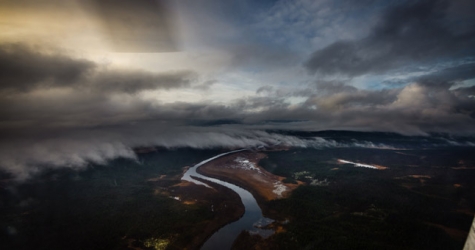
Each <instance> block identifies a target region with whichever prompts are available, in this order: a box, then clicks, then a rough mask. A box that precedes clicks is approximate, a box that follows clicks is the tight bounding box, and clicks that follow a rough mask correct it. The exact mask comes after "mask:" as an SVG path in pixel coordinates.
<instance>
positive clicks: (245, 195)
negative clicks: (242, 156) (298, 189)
mask: <svg viewBox="0 0 475 250" xmlns="http://www.w3.org/2000/svg"><path fill="white" fill-rule="evenodd" d="M244 150H247V149H240V150H234V151H230V152H227V153H223V154H219V155H216V156H214V157H211V158H209V159H207V160H204V161H202V162H200V163H198V164H196V165H194V166H193V167H191V168H189V169H188V170H187V171H186V172H185V173H184V174H183V177H182V178H181V179H182V180H186V181H189V182H193V183H195V184H197V185H203V186H206V187H208V188H211V187H210V186H209V185H207V184H206V183H203V182H201V181H199V180H196V179H194V178H192V177H198V178H201V179H204V180H207V181H210V182H214V183H216V184H219V185H222V186H225V187H227V188H230V189H232V190H233V191H234V192H236V193H237V194H238V195H239V197H240V198H241V201H242V203H243V204H244V209H245V212H244V215H243V216H242V217H241V218H240V219H239V220H237V221H235V222H232V223H229V224H227V225H226V226H224V227H222V228H221V229H219V230H218V231H217V232H215V233H214V234H213V235H212V236H211V237H210V238H209V239H208V240H207V241H206V242H205V243H204V244H203V246H202V247H201V249H203V250H208V249H231V246H232V244H233V242H234V240H235V239H236V238H237V236H238V235H239V234H240V233H241V232H242V231H243V230H247V231H249V232H250V233H251V234H260V235H261V236H263V237H267V236H269V235H272V234H273V233H274V231H273V230H270V229H261V228H259V227H262V226H265V225H268V224H270V223H271V222H272V220H271V219H268V218H265V217H264V216H263V215H262V211H261V208H260V207H259V205H258V204H257V201H256V199H255V198H254V196H252V194H251V193H250V192H249V191H247V190H245V189H243V188H241V187H238V186H236V185H234V184H231V183H229V182H225V181H222V180H219V179H215V178H210V177H207V176H204V175H202V174H199V173H197V172H196V169H197V168H198V167H200V166H201V165H204V164H206V163H208V162H210V161H212V160H214V159H217V158H219V157H222V156H225V155H228V154H232V153H236V152H241V151H244Z"/></svg>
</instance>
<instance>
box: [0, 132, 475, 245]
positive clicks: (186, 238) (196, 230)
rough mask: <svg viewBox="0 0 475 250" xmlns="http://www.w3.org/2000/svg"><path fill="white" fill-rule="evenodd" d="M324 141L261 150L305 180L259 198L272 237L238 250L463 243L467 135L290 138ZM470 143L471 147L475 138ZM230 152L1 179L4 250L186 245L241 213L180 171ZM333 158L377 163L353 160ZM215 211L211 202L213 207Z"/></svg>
mask: <svg viewBox="0 0 475 250" xmlns="http://www.w3.org/2000/svg"><path fill="white" fill-rule="evenodd" d="M292 135H294V136H297V137H301V138H311V137H315V136H318V137H321V138H325V139H326V140H328V141H331V142H332V143H333V144H332V146H331V145H329V146H325V147H323V146H318V147H308V148H285V150H284V148H280V149H279V150H266V151H262V152H263V153H264V154H266V155H267V157H266V158H263V159H261V160H260V161H259V165H260V166H261V167H263V168H265V169H266V170H267V171H269V172H271V173H273V174H275V175H278V176H282V177H285V179H284V180H283V181H284V182H288V183H295V182H297V181H301V182H305V183H306V184H305V185H301V186H299V187H298V188H297V189H295V190H294V191H293V192H292V193H291V194H290V195H289V196H288V197H287V198H285V199H277V200H270V201H266V202H264V203H263V204H262V206H263V211H264V213H265V214H266V216H268V217H270V218H273V219H275V220H276V223H274V225H273V226H274V227H275V229H276V232H277V233H276V234H274V235H273V236H271V237H269V238H267V239H261V238H260V237H259V236H256V235H252V234H249V233H246V232H244V233H242V234H241V235H240V236H239V238H238V239H237V240H236V242H235V243H234V248H235V249H462V248H463V244H464V241H465V238H466V236H467V233H468V231H469V228H470V225H471V223H472V220H473V216H474V212H475V181H473V180H475V147H473V146H472V145H471V143H472V142H471V139H470V138H457V139H453V138H449V139H448V138H445V137H440V136H434V137H430V138H429V137H405V136H399V135H394V134H381V133H352V132H331V131H330V132H319V133H294V134H292ZM474 145H475V144H474ZM224 150H227V149H219V150H192V149H177V150H165V149H153V150H142V151H141V152H142V153H141V154H139V162H133V161H129V160H122V159H118V160H115V161H113V162H111V163H109V164H108V165H107V166H89V167H88V168H87V169H85V170H81V171H77V170H51V171H50V172H48V173H43V174H41V175H39V176H36V177H34V178H33V179H31V180H29V181H27V182H23V183H21V182H20V183H18V182H16V181H14V180H12V179H11V178H10V177H9V176H8V175H7V174H4V175H3V176H2V178H1V182H0V248H1V249H185V248H189V249H194V248H199V246H200V245H201V244H202V243H203V242H204V240H206V238H207V237H209V236H210V235H211V233H212V232H213V231H215V230H216V229H218V228H219V227H220V226H222V225H224V224H225V223H228V222H229V221H232V220H235V219H236V218H238V217H239V216H240V214H242V207H241V206H242V205H241V203H240V202H239V200H238V199H237V197H236V196H235V195H234V194H233V193H231V192H229V190H226V189H224V188H219V187H215V189H213V190H212V189H207V188H204V187H202V186H194V185H184V184H183V183H181V182H180V180H179V179H180V176H181V173H182V172H183V168H184V167H185V166H190V165H192V164H195V163H198V162H199V161H201V160H204V159H207V158H209V157H211V156H213V155H216V154H218V153H220V152H223V151H224ZM338 159H340V160H341V159H342V160H346V161H351V162H355V163H362V164H368V165H378V166H381V167H384V168H385V169H382V170H380V169H372V168H364V167H356V166H355V165H352V164H345V163H342V162H339V161H338ZM211 206H213V207H211Z"/></svg>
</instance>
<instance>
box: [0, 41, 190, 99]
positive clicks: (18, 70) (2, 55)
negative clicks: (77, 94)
mask: <svg viewBox="0 0 475 250" xmlns="http://www.w3.org/2000/svg"><path fill="white" fill-rule="evenodd" d="M34 49H35V48H32V47H28V46H25V45H21V44H8V45H5V44H1V45H0V91H8V92H28V91H31V90H34V89H48V88H54V87H56V88H61V87H62V88H75V89H89V90H91V91H105V92H122V93H136V92H139V91H142V90H152V89H171V88H183V87H189V86H190V85H191V83H192V82H193V81H194V80H195V78H196V74H195V73H193V72H190V71H177V72H165V73H160V74H157V73H151V72H146V71H140V70H131V69H128V70H125V69H114V68H107V67H104V66H101V65H98V64H96V63H94V62H92V61H88V60H84V59H75V58H71V57H69V56H66V55H62V54H59V53H55V52H53V53H51V52H49V53H47V52H39V51H35V50H34Z"/></svg>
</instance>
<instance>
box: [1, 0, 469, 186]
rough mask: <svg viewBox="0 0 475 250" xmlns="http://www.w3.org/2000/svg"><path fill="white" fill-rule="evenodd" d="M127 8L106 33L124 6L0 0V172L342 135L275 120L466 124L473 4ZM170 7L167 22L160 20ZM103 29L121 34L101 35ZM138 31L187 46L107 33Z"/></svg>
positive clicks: (391, 127)
mask: <svg viewBox="0 0 475 250" xmlns="http://www.w3.org/2000/svg"><path fill="white" fill-rule="evenodd" d="M103 3H104V4H105V6H106V7H107V6H108V4H110V3H111V1H105V2H103ZM161 3H162V2H161ZM163 3H164V2H163ZM124 6H125V7H127V6H129V7H130V9H131V10H133V11H131V12H133V15H132V16H135V17H137V16H138V17H141V18H139V19H140V20H136V21H137V22H135V23H133V25H132V23H131V25H130V27H129V26H127V27H125V26H124V27H123V29H122V28H121V29H115V28H114V27H117V26H121V25H122V26H123V24H124V22H125V23H127V21H126V20H125V19H120V18H119V19H117V18H118V17H121V15H117V14H118V13H119V14H120V13H122V11H123V9H117V10H106V12H107V13H103V14H100V12H101V10H100V9H101V8H102V7H104V6H102V7H100V6H99V7H98V6H97V5H96V6H95V9H93V10H95V11H96V12H94V15H93V14H91V13H92V12H91V13H90V11H91V9H90V8H91V5H85V4H84V2H78V1H74V0H69V1H56V0H42V1H32V0H21V1H3V2H1V3H0V7H1V8H0V23H1V25H0V32H2V34H4V36H2V38H0V117H1V118H0V138H1V140H0V168H1V169H2V170H6V171H8V172H10V173H13V174H15V175H16V176H19V177H26V176H29V175H30V174H32V173H35V172H37V171H41V169H43V168H46V167H58V168H59V167H82V166H86V165H87V164H89V163H90V162H94V163H104V162H107V160H110V159H113V158H116V157H127V158H131V159H134V157H135V155H134V153H133V151H132V148H134V147H137V146H151V145H160V146H164V147H193V148H210V147H248V146H258V145H272V144H275V143H286V144H287V145H291V146H315V147H320V146H322V145H329V146H335V147H336V146H343V145H339V144H338V143H336V142H332V141H320V140H319V139H314V140H312V141H308V140H302V139H299V138H295V137H290V136H282V135H278V134H271V133H267V132H264V131H266V130H270V129H273V130H306V131H316V130H327V129H331V130H358V131H389V132H397V133H401V134H406V135H428V134H430V133H431V132H442V133H449V134H462V135H475V127H474V126H473V124H474V120H475V87H474V86H475V82H474V81H475V25H474V24H475V18H474V17H473V13H471V12H470V11H468V10H471V9H473V8H474V7H475V6H474V4H473V1H468V0H454V1H442V0H437V1H427V0H421V1H377V0H370V1H358V3H355V2H354V1H348V0H339V1H329V0H319V1H313V0H296V1H288V0H275V1H265V2H260V3H256V2H255V1H238V2H223V1H217V0H200V1H193V2H192V3H190V2H188V1H187V2H185V1H176V3H175V4H174V5H170V6H168V5H167V6H162V7H163V9H160V8H162V7H158V8H159V10H158V12H154V11H151V8H143V7H144V6H141V5H140V4H139V3H138V1H135V2H133V3H132V2H131V1H128V0H121V3H120V5H118V7H121V8H122V7H124ZM154 6H155V5H154ZM97 8H99V9H97ZM168 8H170V10H173V15H176V18H174V19H173V20H171V19H170V21H173V24H167V23H166V22H165V21H166V20H165V21H164V20H159V19H160V17H157V16H156V14H157V13H161V12H163V10H164V9H168ZM108 11H112V12H111V13H109V12H108ZM131 14H132V13H131ZM141 14H143V15H141ZM101 15H103V16H101ZM128 17H131V16H128ZM157 18H158V19H157ZM167 18H168V17H167ZM149 19H150V20H151V21H152V23H150V26H147V23H148V22H147V20H149ZM118 23H121V24H120V25H119V24H118ZM107 25H109V29H111V30H110V31H111V32H118V33H114V34H112V33H107V32H105V33H104V29H103V28H104V27H103V26H107ZM134 27H138V29H135V28H134ZM107 29H108V28H106V30H107ZM150 29H152V30H153V32H155V33H153V32H152V33H149V32H148V31H147V30H150ZM101 30H102V33H101ZM134 30H136V31H137V33H136V34H132V35H131V34H130V33H131V32H132V33H133V32H134ZM147 34H151V36H152V37H149V38H150V39H151V40H160V39H162V38H163V39H164V41H165V40H167V39H168V40H167V41H165V42H164V44H162V45H163V48H165V47H166V48H167V49H165V50H166V51H170V50H172V51H175V49H174V48H175V47H174V46H175V45H176V44H175V41H174V40H173V39H175V35H176V36H177V37H181V40H182V42H183V50H182V51H180V52H174V53H125V54H121V53H115V52H116V48H115V46H114V44H112V45H107V44H108V43H109V42H111V41H110V39H111V38H113V39H119V40H120V39H124V37H125V38H127V37H129V38H131V39H132V38H133V39H132V40H133V41H132V40H130V41H125V42H126V43H127V42H131V43H133V44H135V45H137V42H138V43H140V41H145V42H147V41H148V40H147V39H141V38H146V37H147ZM172 36H173V37H172ZM167 37H168V38H167ZM172 38H173V39H172ZM177 39H178V38H177ZM172 40H173V41H172ZM129 45H130V44H129ZM129 45H127V46H129ZM135 45H130V46H131V48H132V47H133V46H135ZM154 45H157V44H154ZM158 45H159V44H158ZM162 45H159V46H158V47H162ZM137 46H138V47H134V48H133V49H139V50H138V51H140V49H143V48H144V47H141V45H140V44H138V45H137ZM144 46H145V45H144ZM152 47H153V46H152ZM152 49H153V48H152ZM155 49H156V50H159V49H160V48H155ZM128 52H131V51H128ZM141 52H143V51H141ZM155 52H156V51H155ZM361 145H366V146H368V147H369V146H370V145H369V144H364V143H363V144H361ZM361 145H360V144H358V145H356V144H355V145H352V146H361ZM373 146H374V145H373Z"/></svg>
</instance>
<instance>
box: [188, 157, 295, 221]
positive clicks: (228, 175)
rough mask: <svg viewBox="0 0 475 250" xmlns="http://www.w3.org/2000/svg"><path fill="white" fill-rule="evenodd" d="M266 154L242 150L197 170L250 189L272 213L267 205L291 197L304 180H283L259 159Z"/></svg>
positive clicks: (265, 211)
mask: <svg viewBox="0 0 475 250" xmlns="http://www.w3.org/2000/svg"><path fill="white" fill-rule="evenodd" d="M265 157H267V156H266V155H265V154H264V153H261V152H252V151H241V152H237V153H233V154H230V155H226V156H223V157H220V158H218V159H215V160H213V161H211V162H208V163H206V164H204V165H202V166H201V167H199V168H198V169H197V170H196V171H197V172H198V173H200V174H202V175H206V176H209V177H212V178H216V179H220V180H223V181H226V182H229V183H232V184H235V185H238V186H240V187H242V188H244V189H246V190H248V191H249V192H251V193H252V195H253V196H254V197H255V198H256V200H257V202H258V204H259V206H260V207H261V209H262V210H263V213H264V215H266V214H270V213H272V212H271V211H269V210H268V209H267V207H266V203H267V202H268V201H270V200H275V199H281V198H285V197H288V196H289V195H290V193H291V192H292V190H294V189H295V188H297V187H298V186H299V185H301V184H302V183H298V184H291V183H283V182H282V180H283V179H285V178H284V177H281V176H277V175H274V174H272V173H269V172H268V171H266V170H265V169H264V168H262V167H260V166H259V165H258V163H259V161H260V160H261V159H263V158H265Z"/></svg>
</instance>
